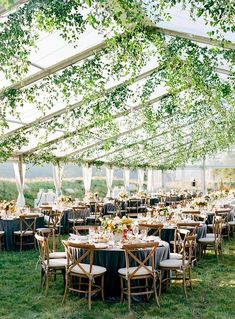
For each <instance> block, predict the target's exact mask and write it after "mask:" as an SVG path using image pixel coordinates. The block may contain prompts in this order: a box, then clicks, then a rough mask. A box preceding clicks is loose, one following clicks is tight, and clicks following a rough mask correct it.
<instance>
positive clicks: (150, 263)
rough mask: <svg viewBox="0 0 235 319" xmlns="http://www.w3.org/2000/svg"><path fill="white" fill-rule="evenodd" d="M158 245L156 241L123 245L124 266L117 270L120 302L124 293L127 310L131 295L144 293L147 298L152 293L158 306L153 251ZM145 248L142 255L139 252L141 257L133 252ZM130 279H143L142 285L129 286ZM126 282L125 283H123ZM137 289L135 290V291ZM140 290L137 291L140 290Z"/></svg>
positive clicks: (129, 307) (129, 305)
mask: <svg viewBox="0 0 235 319" xmlns="http://www.w3.org/2000/svg"><path fill="white" fill-rule="evenodd" d="M157 247H158V242H154V243H138V244H127V245H123V249H124V250H125V261H126V267H125V268H120V269H119V270H118V273H119V276H120V280H121V302H122V301H123V297H124V295H127V298H128V310H129V311H130V309H131V296H136V295H145V296H146V297H147V298H148V297H149V296H151V294H153V295H154V297H155V300H156V302H157V305H158V306H159V299H158V294H157V287H156V281H157V272H156V270H155V253H156V249H157ZM143 249H144V250H145V254H144V256H142V254H141V258H140V257H138V255H137V254H136V253H135V252H136V251H138V250H141V251H143ZM130 262H131V263H135V264H136V266H134V267H132V266H130ZM132 280H144V281H145V283H144V284H142V285H137V286H136V285H135V286H133V287H132V286H131V281H132ZM149 280H151V281H152V285H149V282H148V281H149ZM125 282H126V285H125ZM136 289H137V291H135V290H136ZM140 289H141V291H138V290H140Z"/></svg>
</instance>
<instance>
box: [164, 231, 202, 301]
mask: <svg viewBox="0 0 235 319" xmlns="http://www.w3.org/2000/svg"><path fill="white" fill-rule="evenodd" d="M195 245H196V236H195V235H189V234H186V236H185V238H184V240H183V245H182V258H181V259H172V258H170V259H166V260H163V261H161V262H160V263H159V269H160V292H161V287H162V283H163V281H166V288H168V286H169V281H171V280H180V281H182V282H183V289H184V295H185V297H186V298H187V287H186V284H187V281H189V285H190V288H192V262H193V259H192V258H193V251H194V249H195ZM163 271H164V272H166V278H165V279H162V278H163V277H162V272H163ZM169 272H172V273H175V277H174V276H171V277H170V276H169ZM187 275H188V276H187Z"/></svg>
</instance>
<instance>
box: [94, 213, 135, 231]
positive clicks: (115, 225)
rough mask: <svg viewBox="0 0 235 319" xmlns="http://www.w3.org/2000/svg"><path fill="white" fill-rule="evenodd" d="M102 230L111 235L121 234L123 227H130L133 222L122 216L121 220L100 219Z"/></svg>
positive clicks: (118, 218) (115, 218)
mask: <svg viewBox="0 0 235 319" xmlns="http://www.w3.org/2000/svg"><path fill="white" fill-rule="evenodd" d="M100 221H101V226H102V228H103V230H106V231H110V232H112V233H119V234H122V232H123V228H124V227H131V225H132V223H133V220H132V219H131V218H127V217H125V216H123V217H122V218H120V217H118V216H116V217H114V218H106V219H102V218H101V219H100Z"/></svg>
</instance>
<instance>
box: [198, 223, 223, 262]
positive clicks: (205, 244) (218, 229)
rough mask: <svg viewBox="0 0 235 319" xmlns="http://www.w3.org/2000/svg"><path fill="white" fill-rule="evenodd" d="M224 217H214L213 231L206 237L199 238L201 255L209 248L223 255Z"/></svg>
mask: <svg viewBox="0 0 235 319" xmlns="http://www.w3.org/2000/svg"><path fill="white" fill-rule="evenodd" d="M223 223H224V220H223V219H221V218H220V219H216V218H215V219H214V221H213V233H211V234H207V235H206V237H203V238H200V239H199V240H198V242H199V244H200V246H199V247H200V255H201V256H202V257H203V256H205V254H206V251H207V250H214V252H215V255H216V257H217V259H218V256H219V255H220V256H222V243H223V237H222V230H223Z"/></svg>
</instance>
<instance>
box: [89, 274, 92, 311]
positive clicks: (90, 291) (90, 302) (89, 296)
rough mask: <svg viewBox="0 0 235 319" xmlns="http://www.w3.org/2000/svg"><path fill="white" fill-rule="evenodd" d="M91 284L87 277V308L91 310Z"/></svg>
mask: <svg viewBox="0 0 235 319" xmlns="http://www.w3.org/2000/svg"><path fill="white" fill-rule="evenodd" d="M91 286H92V281H91V280H90V279H89V288H88V308H89V310H91Z"/></svg>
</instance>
